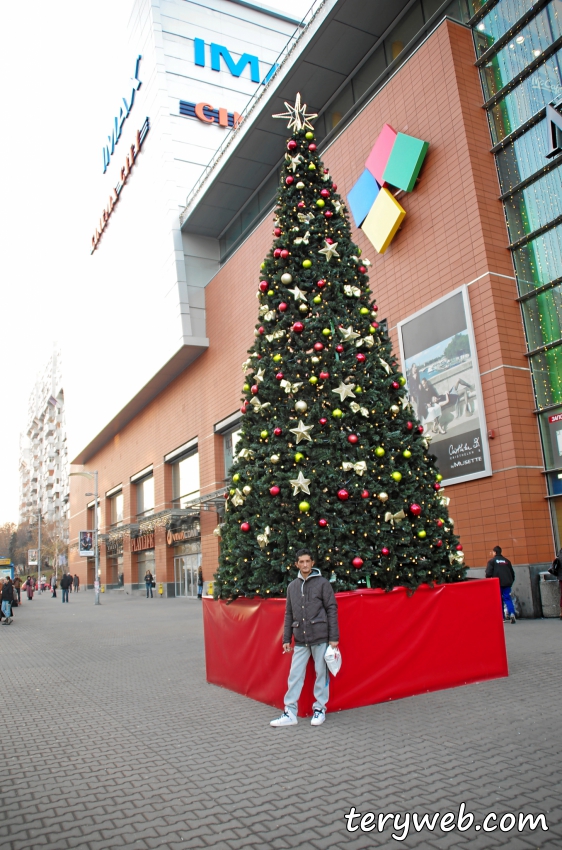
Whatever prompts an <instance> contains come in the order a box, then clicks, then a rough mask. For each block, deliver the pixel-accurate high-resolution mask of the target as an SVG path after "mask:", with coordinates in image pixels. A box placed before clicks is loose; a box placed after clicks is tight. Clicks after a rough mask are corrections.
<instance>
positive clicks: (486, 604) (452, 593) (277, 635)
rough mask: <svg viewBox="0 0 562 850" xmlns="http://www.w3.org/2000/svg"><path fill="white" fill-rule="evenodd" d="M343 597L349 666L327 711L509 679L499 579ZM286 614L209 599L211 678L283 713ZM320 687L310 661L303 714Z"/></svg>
mask: <svg viewBox="0 0 562 850" xmlns="http://www.w3.org/2000/svg"><path fill="white" fill-rule="evenodd" d="M336 598H337V601H338V613H339V624H340V634H341V641H340V648H341V652H342V660H343V663H342V668H341V671H340V672H339V673H338V676H337V677H336V678H334V677H331V682H330V702H329V704H328V711H341V710H342V709H348V708H358V707H359V706H362V705H372V704H373V703H377V702H385V701H386V700H392V699H400V698H402V697H409V696H413V695H414V694H421V693H426V692H428V691H437V690H441V689H443V688H454V687H456V686H458V685H468V684H470V683H471V682H481V681H483V680H485V679H496V678H500V677H502V676H507V675H508V670H507V655H506V651H505V639H504V632H503V629H504V626H503V622H502V615H501V603H500V592H499V583H498V581H497V579H483V580H477V581H467V582H462V583H459V584H445V585H440V586H439V587H435V588H430V587H428V586H427V585H423V586H422V587H420V588H419V589H418V590H417V591H416V592H415V593H414V594H413V596H408V595H407V593H406V591H405V589H404V588H396V589H395V590H393V591H392V592H390V593H385V592H384V591H382V590H366V589H365V590H356V591H351V592H345V593H337V594H336ZM284 611H285V600H284V599H257V598H256V599H237V600H236V602H233V603H231V604H230V605H227V604H226V603H225V602H222V601H215V600H213V599H204V600H203V622H204V628H205V655H206V664H207V681H208V682H210V683H211V684H213V685H221V686H222V687H223V688H228V689H229V690H231V691H236V693H239V694H244V696H248V697H251V698H252V699H255V700H259V701H260V702H264V703H267V704H268V705H273V706H275V707H277V708H283V697H284V695H285V692H286V690H287V676H288V674H289V667H290V664H291V656H290V655H285V654H284V653H283V650H282V635H283V615H284ZM313 681H314V676H313V667H312V664H311V662H309V667H308V669H307V673H306V679H305V683H304V687H303V691H302V695H301V699H300V701H299V714H300V715H301V716H303V717H306V716H308V715H310V714H311V713H312V702H313V695H312V685H313Z"/></svg>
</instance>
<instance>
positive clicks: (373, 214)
mask: <svg viewBox="0 0 562 850" xmlns="http://www.w3.org/2000/svg"><path fill="white" fill-rule="evenodd" d="M405 215H406V210H405V209H404V208H403V207H401V206H400V204H399V203H398V201H397V200H396V198H395V197H394V196H393V195H391V194H390V192H389V191H388V189H381V190H380V192H379V194H378V195H377V199H376V201H375V203H374V204H373V206H372V207H371V211H370V213H369V215H368V216H367V218H366V219H365V221H364V222H363V224H362V226H361V230H362V231H363V233H364V234H365V236H366V237H367V239H368V240H369V241H370V242H371V243H372V244H373V246H374V248H375V250H376V251H378V252H379V254H384V252H385V251H386V249H387V248H388V246H389V245H390V243H391V242H392V240H393V238H394V235H395V233H396V231H397V230H398V228H399V227H400V225H401V224H402V221H403V220H404V216H405Z"/></svg>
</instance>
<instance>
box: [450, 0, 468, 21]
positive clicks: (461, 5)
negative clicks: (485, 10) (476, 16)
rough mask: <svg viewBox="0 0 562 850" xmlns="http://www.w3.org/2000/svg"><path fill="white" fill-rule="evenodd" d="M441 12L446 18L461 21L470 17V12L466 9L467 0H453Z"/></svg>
mask: <svg viewBox="0 0 562 850" xmlns="http://www.w3.org/2000/svg"><path fill="white" fill-rule="evenodd" d="M443 14H444V15H447V17H448V18H453V20H454V21H461V23H466V22H467V21H468V20H469V19H470V18H471V17H472V13H471V12H469V10H468V4H467V0H453V2H452V3H450V4H449V5H448V6H447V8H446V9H445V10H444V12H443Z"/></svg>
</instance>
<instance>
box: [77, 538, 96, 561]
mask: <svg viewBox="0 0 562 850" xmlns="http://www.w3.org/2000/svg"><path fill="white" fill-rule="evenodd" d="M78 554H79V555H81V556H82V557H83V558H93V557H94V533H93V531H81V532H80V537H79V546H78Z"/></svg>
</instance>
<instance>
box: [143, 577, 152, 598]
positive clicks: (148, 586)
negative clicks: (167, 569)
mask: <svg viewBox="0 0 562 850" xmlns="http://www.w3.org/2000/svg"><path fill="white" fill-rule="evenodd" d="M153 581H154V579H153V577H152V573H151V572H150V570H147V571H146V573H145V576H144V583H145V585H146V598H147V599H148V594H149V593H150V598H151V599H153V598H154V597H153V596H152V582H153Z"/></svg>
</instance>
